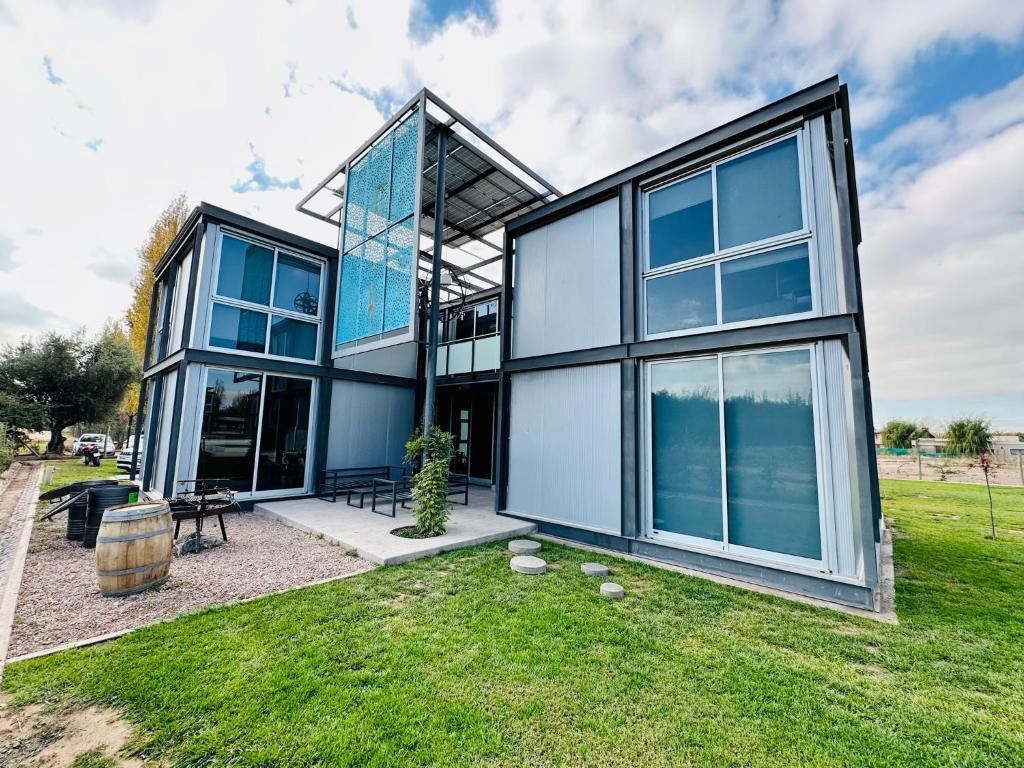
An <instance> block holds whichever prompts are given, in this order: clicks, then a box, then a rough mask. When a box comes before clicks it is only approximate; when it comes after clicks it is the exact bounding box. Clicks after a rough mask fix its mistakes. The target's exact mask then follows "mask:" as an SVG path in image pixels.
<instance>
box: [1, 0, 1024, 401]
mask: <svg viewBox="0 0 1024 768" xmlns="http://www.w3.org/2000/svg"><path fill="white" fill-rule="evenodd" d="M417 2H418V0H395V1H394V2H387V3H381V2H379V1H376V0H361V1H360V2H353V3H351V4H344V3H337V4H330V5H328V4H320V3H313V2H301V1H297V2H294V3H280V2H271V1H270V0H266V1H265V2H251V3H248V4H246V12H245V13H239V12H238V9H237V7H236V6H234V5H232V4H226V3H200V2H198V0H194V1H193V2H186V1H184V0H181V1H178V0H176V1H175V2H165V3H158V2H156V1H155V0H149V1H147V2H137V3H122V2H118V1H117V0H59V1H58V2H55V3H47V2H36V1H35V0H23V1H22V2H17V3H6V4H4V2H3V0H0V66H2V67H3V71H4V78H3V79H2V80H0V99H2V103H3V104H4V110H5V119H4V120H2V121H0V142H2V145H3V146H4V147H5V149H7V150H8V151H7V152H6V153H5V159H4V185H3V186H2V187H0V232H6V233H10V235H11V236H12V237H15V236H17V238H18V239H17V243H18V259H17V264H15V265H14V266H13V268H9V269H8V270H7V271H6V272H4V273H3V274H2V277H0V288H2V289H3V290H5V291H9V292H12V293H16V294H17V295H18V296H20V297H21V298H22V300H23V301H24V302H26V303H29V304H32V305H35V306H36V307H49V308H60V307H68V308H71V307H74V306H77V305H78V304H79V302H80V301H81V299H82V297H89V298H90V300H95V302H96V306H100V307H102V308H104V310H105V314H109V315H112V316H118V315H120V314H121V313H122V312H123V310H124V308H125V307H126V306H127V304H128V301H129V299H130V292H129V290H128V288H127V283H126V282H125V283H124V284H119V283H118V282H117V281H116V280H114V279H112V277H111V276H112V275H116V274H119V272H118V269H119V265H120V259H116V260H113V261H112V260H111V259H114V257H110V258H100V257H96V256H94V257H89V258H85V259H83V258H81V254H95V253H96V252H97V249H104V252H105V253H107V254H130V253H134V251H135V249H136V248H137V246H138V245H139V244H140V243H141V242H142V240H143V239H144V237H145V235H146V231H147V230H148V228H149V226H150V224H151V223H152V221H153V220H154V219H155V217H156V215H157V214H158V213H159V211H160V210H161V209H162V208H163V207H164V206H165V205H166V204H167V203H168V202H169V201H170V199H171V198H172V197H173V196H174V195H175V194H177V193H179V192H181V191H184V192H186V193H187V194H188V196H189V197H190V199H191V200H192V201H194V202H198V201H199V200H200V199H205V200H208V201H210V202H212V203H215V204H218V205H222V206H224V207H226V208H229V209H233V210H237V211H239V212H241V213H245V214H248V215H252V216H256V217H259V218H261V219H264V220H266V221H267V222H268V223H270V224H274V225H277V226H281V227H283V228H285V229H290V230H292V231H295V232H297V233H299V234H304V235H306V236H310V237H313V238H315V239H319V240H321V241H322V242H326V243H333V241H334V238H335V233H334V231H333V230H332V229H331V228H329V227H327V226H326V225H323V224H321V223H319V222H316V221H314V220H312V219H309V218H307V217H304V216H301V215H299V214H297V213H296V212H295V211H294V205H295V202H296V201H297V199H298V198H299V197H300V196H301V193H302V191H303V190H306V189H309V188H310V187H311V186H312V184H313V183H315V182H316V181H317V180H319V178H320V177H321V176H322V175H323V174H325V173H326V172H327V171H328V170H330V169H331V168H333V167H334V166H335V165H336V164H337V163H338V162H339V161H340V160H342V159H343V158H344V157H345V156H346V155H348V154H349V153H350V152H351V151H352V150H353V149H354V148H356V147H357V146H358V145H359V144H360V143H361V142H362V141H363V140H364V139H365V138H366V137H367V136H368V135H369V134H370V133H372V132H373V131H374V130H375V129H376V128H377V127H378V126H379V124H380V123H381V121H382V115H381V114H380V111H379V110H381V109H383V110H384V111H389V110H390V109H392V108H394V107H395V106H397V105H399V104H401V103H402V102H404V101H405V100H406V99H408V98H409V97H410V96H411V95H412V94H413V93H415V92H416V90H417V89H418V88H419V87H420V86H422V85H427V86H429V87H431V88H432V89H434V90H435V91H437V92H438V93H439V94H440V95H441V96H443V97H444V98H446V99H448V100H450V101H451V103H452V104H453V105H454V106H455V107H456V108H458V109H459V110H460V111H462V112H463V113H464V114H466V115H467V116H469V117H470V118H472V119H473V120H474V121H475V122H477V123H478V124H479V125H481V126H482V127H484V128H485V129H486V130H488V131H489V132H490V133H491V134H492V135H494V136H495V138H497V139H498V140H499V141H501V142H502V143H503V144H504V145H505V146H507V147H508V148H509V149H510V150H511V151H513V152H514V153H516V154H517V155H518V156H520V157H521V158H522V159H523V160H525V161H526V162H527V163H529V164H530V165H531V166H533V167H534V168H536V170H537V171H539V172H540V173H541V174H542V175H544V176H546V177H548V178H550V180H551V181H552V182H553V183H555V184H556V185H557V186H559V187H560V188H562V189H563V190H569V189H572V188H575V187H577V186H579V185H581V184H583V183H586V182H589V181H592V180H594V179H597V178H600V177H601V176H603V175H606V174H607V173H610V172H612V171H614V170H616V169H618V168H621V167H623V166H625V165H627V164H629V163H631V162H634V161H637V160H639V159H641V158H643V157H645V156H647V155H649V154H651V153H653V152H655V151H657V150H659V149H662V148H665V147H667V146H670V145H672V144H675V143H678V142H680V141H682V140H685V139H686V138H689V137H690V136H693V135H694V134H697V133H699V132H701V131H704V130H707V129H708V128H711V127H713V126H714V125H717V124H719V123H722V122H724V121H726V120H729V119H731V118H734V117H737V116H739V115H741V114H743V113H745V112H747V111H749V110H750V109H753V108H755V107H757V106H760V105H761V104H763V103H765V102H766V101H768V100H770V99H772V98H774V97H775V96H777V95H779V94H781V93H784V92H787V91H790V90H794V89H796V88H799V87H803V86H806V85H808V84H810V83H813V82H816V81H818V80H820V79H822V78H823V77H825V76H827V75H830V74H832V73H833V72H836V71H839V72H841V73H842V74H844V75H845V76H846V77H847V78H850V77H854V78H856V80H857V82H858V88H857V89H855V90H854V92H853V93H852V101H853V119H854V124H855V126H856V127H857V128H859V129H863V128H864V127H865V126H868V125H871V124H876V125H877V124H880V121H882V120H883V119H884V118H886V117H887V116H890V115H891V114H892V111H893V109H894V108H895V107H896V106H898V105H900V104H901V102H902V100H903V99H904V98H905V96H906V95H907V93H908V89H909V88H911V85H910V84H908V83H907V82H905V75H906V74H907V72H908V71H909V68H910V67H911V66H912V65H914V64H915V63H917V62H920V61H923V60H927V59H928V57H932V56H937V55H942V53H943V52H944V51H948V50H950V49H954V48H956V47H957V46H961V47H969V46H972V45H975V44H977V43H978V42H980V41H995V42H997V43H1019V41H1020V39H1021V35H1022V31H1024V4H1020V3H1010V2H998V1H997V0H976V2H972V3H963V2H954V0H931V1H930V2H919V1H915V2H902V3H889V2H881V1H880V0H878V1H876V0H872V2H867V3H849V2H839V0H797V1H796V2H786V3H782V4H778V3H775V2H771V1H770V0H754V1H753V2H740V1H739V0H730V1H728V2H721V3H707V2H700V1H698V0H691V1H688V2H680V1H679V0H656V1H652V2H646V3H635V2H634V3H626V2H618V3H614V2H600V3H596V2H595V3H584V2H565V3H549V2H542V1H541V0H532V1H530V2H527V1H526V0H497V2H496V3H495V7H494V10H493V17H494V23H493V24H492V23H490V22H489V21H484V20H482V19H480V18H478V17H476V16H473V15H472V14H471V15H469V16H467V17H464V18H460V19H457V20H452V21H450V23H448V24H446V25H445V26H444V28H443V29H440V30H437V31H436V32H435V33H434V34H433V35H417V36H412V35H410V33H409V27H410V17H411V15H412V14H413V12H414V9H415V8H418V5H417ZM416 23H417V24H419V23H422V19H420V20H419V21H417V22H416ZM44 57H48V61H49V63H50V72H51V73H52V74H54V75H55V76H56V78H59V79H60V80H61V81H62V82H60V83H57V84H54V83H51V82H48V80H47V69H46V66H45V65H44V64H43V62H44ZM1007 79H1009V76H1008V77H1007ZM1021 104H1024V80H1018V81H1015V82H1014V83H1012V84H1011V85H1009V86H1007V88H1005V89H1003V90H1002V91H1001V92H998V93H994V94H990V95H988V96H980V97H977V98H974V99H966V100H963V101H962V102H960V103H959V104H958V105H956V106H955V107H954V108H952V109H949V110H945V111H943V112H941V113H940V114H937V115H934V116H929V117H925V118H920V119H919V120H916V121H914V122H912V123H909V124H907V125H905V126H903V127H902V128H900V129H898V130H897V131H894V132H893V134H892V135H891V136H890V138H889V139H888V140H887V141H886V142H883V143H881V144H879V145H878V146H877V147H876V149H875V150H873V151H872V152H864V151H861V150H862V148H861V147H858V151H859V159H860V164H859V167H858V170H859V171H860V175H861V178H863V179H864V180H865V182H866V183H865V189H870V193H866V194H865V195H864V196H863V198H864V199H863V220H864V232H865V243H864V248H863V251H864V256H863V260H864V273H865V276H864V283H865V291H866V293H867V302H868V312H869V315H868V322H869V331H870V332H871V335H870V343H871V355H872V363H873V369H874V375H875V382H876V383H875V391H876V394H880V395H885V394H887V393H889V392H892V393H895V392H905V391H906V390H907V389H908V387H909V385H907V384H906V382H907V381H909V380H910V379H919V380H920V381H921V382H923V383H922V384H921V386H926V387H933V386H934V387H935V388H936V389H937V390H942V391H947V389H948V390H949V391H953V390H956V391H964V392H966V391H971V390H972V389H976V388H977V387H978V386H982V385H980V384H978V383H977V380H978V377H974V378H973V379H971V377H969V376H967V374H965V373H964V372H963V371H964V370H967V367H965V366H961V365H960V364H959V363H956V364H954V363H952V362H950V361H951V360H955V359H956V355H962V356H963V359H964V360H969V361H971V362H970V365H974V366H978V367H979V368H980V369H981V370H984V371H986V372H987V374H988V375H987V377H986V378H987V379H988V380H989V381H990V382H991V383H990V384H989V385H988V386H989V387H990V388H999V387H1001V386H1003V385H1002V384H1000V383H999V381H1001V380H1002V379H1006V378H1008V377H1007V375H1006V372H1007V371H1009V370H1016V369H1011V368H1006V367H1003V368H1000V367H999V366H1000V362H999V361H1000V360H1001V359H1003V358H1006V357H1007V356H1008V355H1007V354H1006V347H1005V346H1004V345H1006V344H1008V343H1009V342H1010V338H1009V336H1008V335H1006V334H1005V333H1004V332H1003V331H1001V330H1000V331H996V332H993V331H990V330H989V329H988V328H986V330H985V332H984V335H981V332H980V331H978V332H975V331H974V330H972V327H973V326H972V324H973V323H974V322H975V321H974V318H975V315H976V313H977V312H979V311H980V310H981V309H984V308H986V307H988V308H989V309H990V311H989V317H991V318H992V319H994V316H995V315H999V323H1001V324H1002V325H1003V326H1006V327H1009V328H1010V329H1011V330H1012V329H1014V328H1016V330H1017V331H1018V336H1017V338H1018V339H1019V337H1020V336H1019V330H1020V325H1019V322H1017V321H1015V320H1014V319H1013V317H1012V316H1004V315H1002V314H1001V310H998V308H996V302H998V301H1003V300H1004V299H1005V297H1006V295H1007V293H1008V291H1009V290H1011V289H1012V288H1013V287H1014V286H1016V290H1017V291H1018V293H1019V289H1020V285H1019V283H1016V282H1015V281H1014V278H1013V277H1007V276H1006V271H1007V270H1009V271H1013V264H1012V263H1010V262H1009V261H1008V260H1009V259H1012V254H1013V253H1014V251H1015V249H1016V251H1017V252H1018V253H1019V252H1020V245H1021V243H1020V240H1019V237H1020V232H1021V231H1022V228H1021V226H1020V222H1019V219H1018V218H1017V217H1018V214H1017V212H1015V211H1014V210H1013V209H1012V206H1011V202H1010V201H1012V200H1014V199H1016V200H1020V199H1021V196H1020V195H1021V192H1022V190H1021V189H1020V187H1019V186H1018V185H1017V182H1016V180H1008V179H1007V177H1008V176H1010V175H1011V174H1007V173H1006V172H1005V171H1006V169H1008V168H1014V167H1021V166H1020V165H1017V166H1013V165H1011V164H1010V163H1009V162H1008V158H1011V157H1012V158H1013V159H1015V160H1018V161H1019V160H1021V159H1022V158H1020V157H1018V155H1017V154H1016V153H1017V152H1018V149H1019V146H1018V144H1017V142H1018V141H1019V140H1020V132H1019V130H1018V129H1016V128H1014V126H1015V125H1016V124H1017V123H1018V122H1019V121H1020V119H1021V117H1020V105H1021ZM90 145H91V147H92V149H90ZM1000 153H1006V154H1003V155H1002V156H1000ZM897 161H899V164H900V165H902V166H903V168H902V170H898V171H897V170H895V169H894V165H895V164H896V162H897ZM908 161H909V162H908ZM1000 171H1002V172H1001V173H1000ZM1017 175H1018V176H1019V175H1020V174H1017ZM295 179H297V180H298V184H299V185H300V186H301V190H295V189H290V188H288V187H289V186H294V184H293V183H292V180H295ZM868 182H870V183H868ZM282 187H283V188H282ZM1000 196H1002V197H1000ZM1014 196H1015V197H1014ZM29 232H32V233H34V234H33V236H31V237H29V236H28V234H29ZM18 233H24V234H25V236H24V237H22V236H19V235H18ZM0 258H2V257H0ZM97 264H99V267H98V268H97V266H96V265H97ZM1018 271H1019V270H1018ZM120 274H127V271H125V272H122V273H120ZM993 308H996V309H993ZM72 315H73V313H69V312H67V311H64V310H62V309H53V311H52V314H50V315H46V314H42V313H39V312H35V313H33V312H30V311H26V312H20V313H19V317H20V318H21V319H20V322H22V323H23V324H21V325H17V326H14V325H11V324H10V322H9V321H8V322H7V323H6V324H3V325H0V341H3V340H10V339H12V338H15V337H16V335H19V334H21V333H25V332H28V331H33V330H35V331H38V330H40V329H43V328H47V327H54V328H71V327H74V325H73V323H76V321H77V322H85V323H86V324H87V325H89V327H90V328H91V329H93V330H95V329H97V328H98V327H99V326H100V325H101V324H102V322H103V320H104V319H105V318H104V317H100V316H95V317H84V318H77V319H76V318H73V316H72ZM925 318H928V319H927V320H926V319H925ZM979 322H980V321H979ZM1015 323H1016V325H1015ZM936 328H938V329H940V330H939V331H938V332H937V331H936V330H935V329H936ZM993 334H994V335H993ZM990 338H991V339H992V341H989V340H988V339H990ZM980 339H984V341H980V342H979V340H980ZM972 341H973V343H972ZM944 349H946V350H950V349H953V350H954V352H951V353H950V354H949V355H947V356H943V354H942V350H944ZM927 369H930V370H927ZM936 370H938V371H939V374H938V375H936ZM1000 371H1002V373H1000ZM1016 380H1017V381H1020V380H1021V378H1020V375H1019V373H1018V375H1017V376H1016ZM943 382H947V383H948V386H947V383H943Z"/></svg>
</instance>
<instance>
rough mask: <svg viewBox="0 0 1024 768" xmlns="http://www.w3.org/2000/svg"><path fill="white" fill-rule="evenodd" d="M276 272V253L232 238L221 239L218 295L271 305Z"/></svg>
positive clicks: (224, 237) (227, 236) (225, 236)
mask: <svg viewBox="0 0 1024 768" xmlns="http://www.w3.org/2000/svg"><path fill="white" fill-rule="evenodd" d="M273 270H274V252H273V251H272V250H270V249H269V248H264V247H263V246H260V245H254V244H253V243H247V242H246V241H245V240H239V239H238V238H236V237H231V236H229V235H224V236H223V237H221V245H220V267H219V270H218V273H217V293H218V295H220V296H226V297H228V298H232V299H241V300H242V301H251V302H253V303H254V304H269V303H270V279H271V273H272V272H273Z"/></svg>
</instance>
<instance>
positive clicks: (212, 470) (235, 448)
mask: <svg viewBox="0 0 1024 768" xmlns="http://www.w3.org/2000/svg"><path fill="white" fill-rule="evenodd" d="M312 394H313V382H312V380H310V379H303V378H297V377H291V376H274V375H270V374H263V373H255V372H252V371H231V370H222V369H219V368H210V369H208V370H207V372H206V388H205V399H204V406H203V423H202V428H201V430H200V434H199V453H198V461H197V464H196V477H197V478H199V479H204V480H221V481H224V483H225V484H226V485H227V486H229V487H230V488H232V489H234V490H236V491H239V492H241V493H252V492H253V491H256V492H270V491H287V490H292V491H302V490H305V486H306V458H307V453H308V450H309V425H310V406H311V403H312Z"/></svg>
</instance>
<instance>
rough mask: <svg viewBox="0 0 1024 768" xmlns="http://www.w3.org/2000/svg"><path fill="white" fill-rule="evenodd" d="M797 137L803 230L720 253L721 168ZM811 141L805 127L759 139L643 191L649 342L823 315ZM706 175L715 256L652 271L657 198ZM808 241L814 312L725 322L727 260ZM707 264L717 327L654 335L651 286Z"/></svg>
mask: <svg viewBox="0 0 1024 768" xmlns="http://www.w3.org/2000/svg"><path fill="white" fill-rule="evenodd" d="M794 137H795V138H796V147H797V174H798V178H799V180H800V215H801V218H802V221H803V227H802V228H801V229H799V230H795V231H792V232H786V233H783V234H781V235H773V236H772V237H767V238H763V239H761V240H757V241H755V242H751V243H743V244H742V245H737V246H733V247H732V248H727V249H724V250H723V249H720V247H719V237H718V171H717V169H718V166H720V165H722V164H725V163H728V162H730V161H732V160H736V159H738V158H740V157H743V156H745V155H749V154H752V153H754V152H757V151H759V150H761V149H764V148H765V147H768V146H771V145H773V144H777V143H780V142H783V141H786V140H788V139H792V138H794ZM809 141H810V137H809V134H808V132H807V131H806V130H805V129H804V128H803V126H799V127H797V128H795V129H792V130H788V131H786V132H785V133H782V134H780V135H777V136H772V137H770V138H768V139H765V140H762V141H759V142H757V143H756V144H753V145H751V146H749V147H746V148H744V149H742V150H740V151H737V152H732V153H728V154H724V155H722V156H720V157H717V158H715V159H713V160H708V161H707V162H704V163H701V164H699V165H696V166H692V167H688V168H687V169H686V170H685V172H682V173H670V174H668V175H664V176H661V177H659V178H658V179H656V180H655V181H653V182H651V183H650V184H648V185H647V186H644V187H642V188H641V190H640V221H639V229H640V233H639V235H640V237H639V240H640V251H641V254H640V259H639V261H640V268H639V270H638V271H639V275H638V277H639V281H640V284H641V287H642V290H640V291H639V296H638V297H637V298H638V300H637V309H638V311H639V313H640V317H639V318H638V321H639V322H638V327H639V328H641V329H642V332H643V338H644V339H665V338H675V337H678V336H691V335H694V334H698V333H709V332H713V331H719V330H729V329H733V328H749V327H754V326H759V325H770V324H773V323H781V322H786V321H789V320H799V319H804V318H808V317H817V316H818V315H819V314H820V313H821V297H820V295H819V294H820V292H821V291H820V286H819V283H818V272H819V268H818V253H817V248H816V246H815V242H816V239H817V238H816V236H815V233H814V225H813V221H812V217H811V214H812V210H811V195H812V194H813V191H812V179H811V173H810V164H809V162H808V158H809V157H810V147H809ZM703 173H710V174H711V202H712V205H711V211H712V242H713V243H714V252H713V253H710V254H707V255H706V256H700V257H697V258H694V259H688V260H686V261H678V262H674V263H672V264H666V265H663V266H660V267H655V268H651V265H650V264H651V251H650V198H651V195H652V194H653V193H655V192H658V191H660V190H663V189H665V188H667V187H670V186H672V185H674V184H678V183H681V182H684V181H688V180H689V179H692V178H695V177H697V176H700V175H701V174H703ZM803 243H806V244H807V259H808V264H809V272H810V284H811V308H810V309H809V310H807V311H805V312H793V313H790V314H786V315H772V316H770V317H761V318H756V319H753V320H739V321H734V322H731V323H726V322H723V320H722V269H721V264H723V263H725V262H727V261H736V260H739V259H742V258H745V257H747V256H753V255H757V254H760V253H767V252H770V251H773V250H776V249H781V248H785V247H788V246H791V245H800V244H803ZM706 266H713V267H714V270H715V317H716V321H717V322H715V324H714V325H702V326H698V327H696V328H685V329H676V330H670V331H660V332H649V331H648V326H647V283H648V282H649V281H651V280H656V279H657V278H659V277H664V276H666V275H674V274H679V273H681V272H688V271H690V270H694V269H699V268H701V267H706Z"/></svg>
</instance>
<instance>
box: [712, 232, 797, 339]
mask: <svg viewBox="0 0 1024 768" xmlns="http://www.w3.org/2000/svg"><path fill="white" fill-rule="evenodd" d="M810 311H811V262H810V258H809V257H808V254H807V244H806V243H801V244H799V245H794V246H790V247H789V248H779V249H776V250H774V251H768V252H766V253H759V254H757V255H755V256H747V257H745V258H742V259H734V260H732V261H725V262H722V322H724V323H733V322H737V321H740V320H754V319H756V318H760V317H774V316H776V315H792V314H796V313H798V312H810Z"/></svg>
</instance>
